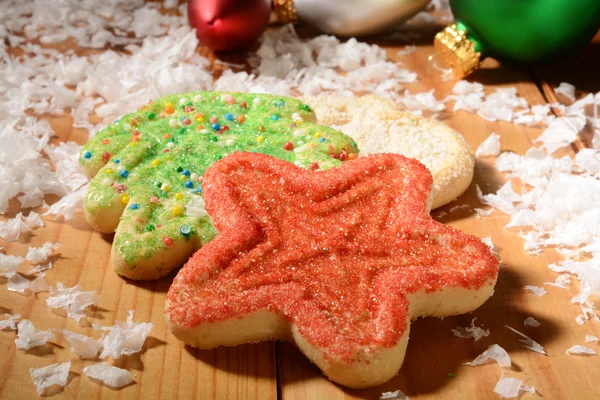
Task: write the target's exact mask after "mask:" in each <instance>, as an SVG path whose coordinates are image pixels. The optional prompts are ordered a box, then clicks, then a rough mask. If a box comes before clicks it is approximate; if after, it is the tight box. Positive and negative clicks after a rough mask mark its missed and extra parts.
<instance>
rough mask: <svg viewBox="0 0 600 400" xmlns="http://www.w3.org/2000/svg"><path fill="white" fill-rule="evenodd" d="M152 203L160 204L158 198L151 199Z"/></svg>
mask: <svg viewBox="0 0 600 400" xmlns="http://www.w3.org/2000/svg"><path fill="white" fill-rule="evenodd" d="M150 203H158V197H156V196H152V197H150Z"/></svg>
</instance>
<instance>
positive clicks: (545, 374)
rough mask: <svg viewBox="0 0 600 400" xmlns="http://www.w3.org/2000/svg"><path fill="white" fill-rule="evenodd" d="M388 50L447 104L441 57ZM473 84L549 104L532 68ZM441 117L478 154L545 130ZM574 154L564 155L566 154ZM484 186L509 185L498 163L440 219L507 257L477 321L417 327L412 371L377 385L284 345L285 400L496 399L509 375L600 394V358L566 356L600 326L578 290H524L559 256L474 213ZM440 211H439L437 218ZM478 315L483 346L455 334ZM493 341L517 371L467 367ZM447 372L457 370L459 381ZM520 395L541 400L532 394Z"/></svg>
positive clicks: (552, 392)
mask: <svg viewBox="0 0 600 400" xmlns="http://www.w3.org/2000/svg"><path fill="white" fill-rule="evenodd" d="M423 42H425V41H423ZM429 43H431V42H429ZM387 49H388V54H389V55H390V57H392V58H397V59H398V60H399V61H402V62H404V63H405V64H406V65H407V67H408V68H409V69H410V70H413V71H421V72H420V73H419V78H420V82H419V83H417V84H414V85H408V86H407V87H408V88H409V89H410V91H411V93H414V92H417V91H428V90H430V89H435V95H436V97H437V98H438V99H442V98H444V97H445V96H446V95H447V94H449V93H450V91H451V88H452V86H453V85H454V82H444V81H441V80H440V77H439V76H436V75H426V74H425V73H423V71H426V67H427V59H428V56H429V55H431V54H432V52H433V49H432V47H431V46H430V45H422V46H420V47H419V48H418V51H416V52H414V53H412V54H410V55H408V56H407V57H397V56H396V53H397V50H398V48H395V47H393V46H390V47H387ZM588 76H589V75H588ZM471 80H475V81H478V82H481V83H484V84H485V86H486V90H487V91H493V90H494V89H495V88H497V87H510V86H515V87H516V88H517V90H518V93H519V95H521V96H523V97H524V98H526V99H527V101H528V102H529V103H530V104H531V105H535V104H543V103H545V99H544V96H543V94H542V93H541V92H540V90H539V89H538V87H537V86H536V84H535V83H534V82H533V80H532V79H531V77H530V76H529V75H528V74H527V73H526V71H525V72H524V71H520V70H517V69H513V68H511V67H508V66H500V65H499V63H497V62H495V61H494V60H486V61H485V63H484V65H483V69H482V70H480V71H479V72H477V73H476V74H475V75H473V76H472V77H471ZM439 119H440V120H442V121H444V122H446V123H448V124H449V125H450V126H451V127H453V128H455V129H456V130H457V131H459V132H461V133H462V134H463V135H464V136H465V137H466V138H467V141H468V142H469V144H470V145H471V146H472V148H473V149H476V148H477V146H479V144H480V143H481V142H482V141H483V140H484V139H486V138H487V137H488V136H489V134H491V133H492V132H496V133H498V134H500V135H501V143H502V151H513V152H516V153H519V154H524V152H525V151H526V150H527V149H529V148H530V147H531V146H532V144H533V140H534V139H535V138H536V137H537V136H538V135H539V134H540V133H541V131H542V129H540V128H528V127H524V126H517V125H513V124H510V123H506V122H496V123H492V122H488V121H485V120H483V119H482V118H480V117H478V116H476V115H473V114H469V113H466V112H464V111H460V112H456V113H442V114H441V115H440V118H439ZM569 151H570V150H569V149H566V150H565V152H566V153H568V152H569ZM475 184H479V186H480V187H481V188H482V190H483V191H484V193H488V192H492V191H496V190H497V189H498V188H499V187H500V186H501V185H502V184H504V178H503V177H502V176H501V174H499V173H498V172H496V171H495V168H494V158H483V159H478V160H477V163H476V167H475V177H474V180H473V184H472V185H471V186H470V187H469V189H468V190H467V192H466V193H465V194H464V195H463V196H462V197H461V198H459V199H458V200H456V201H455V202H453V203H451V204H449V205H447V206H445V207H443V208H442V209H440V211H442V212H447V213H448V215H447V216H444V217H442V218H438V219H439V220H440V221H441V222H444V223H448V224H450V225H452V226H454V227H456V228H459V229H461V230H463V231H465V232H468V233H471V234H475V235H477V236H479V237H491V238H492V241H493V242H494V243H495V244H496V246H497V248H498V252H499V255H500V257H501V259H502V267H501V271H500V275H499V279H498V284H497V286H496V292H495V295H494V296H493V297H492V298H491V299H490V300H488V301H487V302H486V303H485V304H484V305H483V306H482V307H481V308H479V309H478V310H476V311H475V312H473V313H472V314H471V315H462V316H457V317H449V318H445V319H444V320H440V319H435V318H421V319H418V320H416V321H414V322H413V323H412V326H411V333H410V344H409V346H408V350H407V354H406V358H405V361H404V366H403V368H402V369H401V371H400V373H399V375H398V376H396V377H395V378H394V379H392V380H391V381H390V382H388V383H386V384H384V385H382V386H380V387H376V388H372V389H366V390H348V389H344V388H341V387H339V386H337V385H335V384H333V383H331V382H330V381H328V380H327V379H326V378H325V377H324V376H323V375H322V374H321V372H320V371H319V369H318V368H317V367H315V366H313V365H311V364H310V362H308V361H307V359H306V358H305V357H304V356H303V355H302V354H300V352H299V351H298V350H297V349H296V348H294V347H293V346H292V345H290V344H286V343H283V344H279V345H278V346H279V351H278V354H279V364H278V365H279V378H280V381H281V383H282V398H283V399H284V400H298V399H305V398H308V399H332V400H338V399H339V400H341V399H367V398H368V399H377V398H378V396H380V395H381V393H382V392H386V391H394V390H397V389H401V390H402V391H403V392H404V393H405V394H407V395H410V396H411V399H440V398H460V399H496V398H498V396H497V395H496V394H495V393H493V392H492V390H493V388H494V386H495V384H496V382H497V381H498V379H499V378H500V375H501V374H502V372H504V373H505V375H507V376H513V377H517V378H519V379H522V380H524V382H525V384H527V385H534V386H535V387H536V388H537V389H538V391H539V393H540V394H541V395H542V396H543V397H547V398H557V399H558V398H560V399H578V398H595V397H598V396H600V388H598V385H597V384H595V383H594V378H593V376H592V375H591V374H590V373H589V372H588V371H591V370H594V369H596V370H597V360H594V359H593V358H581V357H569V356H567V355H565V353H564V351H565V350H566V349H567V348H569V347H570V346H572V345H573V344H582V343H583V338H584V336H585V334H586V333H589V334H593V335H596V336H597V333H598V332H600V330H599V329H598V326H597V325H585V326H579V325H577V324H576V323H575V321H574V318H575V317H576V316H577V315H579V314H580V310H579V309H578V307H576V306H574V305H571V304H570V299H571V298H572V297H573V296H574V295H575V294H576V293H577V292H576V291H575V287H574V286H571V287H569V289H567V290H564V289H558V288H550V289H548V290H549V292H550V293H549V294H548V295H546V296H544V297H542V298H538V297H536V296H535V295H533V294H531V293H529V292H526V291H524V290H523V286H524V285H536V286H541V285H542V283H543V282H546V281H554V280H555V279H556V274H554V273H552V272H551V271H550V270H549V269H548V268H546V266H547V265H549V264H552V263H553V262H556V261H558V259H559V258H558V257H557V256H556V254H555V253H554V252H553V251H545V252H543V253H542V254H541V255H540V256H539V257H535V256H530V255H527V254H526V253H525V252H524V251H523V241H522V239H521V238H520V237H519V236H518V232H516V231H512V230H511V231H507V230H505V229H504V226H505V225H506V224H507V223H508V220H509V219H508V217H507V216H505V215H503V214H501V213H499V212H497V211H494V213H493V214H492V215H491V216H490V217H484V218H482V219H478V218H477V217H476V214H475V212H474V208H475V207H483V206H482V205H481V203H479V201H478V200H477V197H476V192H475ZM462 204H467V205H469V208H463V209H460V210H458V211H454V212H450V209H451V208H452V207H453V206H456V205H462ZM439 214H440V212H433V215H434V216H436V215H439ZM529 316H531V317H534V318H535V319H537V320H538V321H540V322H541V324H542V325H541V327H539V328H532V327H524V326H523V321H524V320H525V318H527V317H529ZM474 317H477V321H476V324H477V325H478V326H480V325H483V327H484V328H486V329H489V330H490V336H489V337H486V338H483V339H481V340H479V341H478V342H475V343H474V342H473V341H472V340H465V339H459V338H456V337H454V336H453V334H452V332H451V329H452V328H455V327H456V326H468V325H469V324H470V321H471V319H472V318H474ZM505 325H509V326H512V327H514V328H515V329H517V330H520V331H522V332H524V333H526V334H528V335H530V336H531V337H532V338H533V339H534V340H536V341H538V342H540V343H541V344H542V345H543V346H544V347H545V349H546V351H547V352H548V354H549V355H548V356H544V355H541V354H537V353H533V352H530V351H528V350H527V349H525V348H524V347H522V346H521V344H520V343H519V342H518V340H517V339H518V337H517V336H516V335H515V334H513V333H511V332H510V331H509V330H508V329H507V328H505ZM494 343H497V344H499V345H500V346H502V347H503V348H505V349H506V350H507V351H508V352H509V354H510V355H511V357H512V360H513V367H512V368H510V369H505V370H504V371H502V370H501V369H500V368H499V367H498V366H497V365H495V364H494V363H492V364H490V365H483V366H480V367H475V368H473V367H469V366H464V365H463V363H464V362H468V361H472V360H473V359H474V358H475V357H476V356H478V355H479V354H480V353H482V352H483V351H484V350H485V349H487V347H488V346H489V345H491V344H494ZM448 374H454V377H451V375H450V376H449V375H448ZM521 398H523V399H525V398H533V396H530V395H529V394H526V395H524V396H522V397H521Z"/></svg>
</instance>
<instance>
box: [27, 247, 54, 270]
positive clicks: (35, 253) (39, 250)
mask: <svg viewBox="0 0 600 400" xmlns="http://www.w3.org/2000/svg"><path fill="white" fill-rule="evenodd" d="M59 247H60V243H50V242H46V243H44V244H43V245H42V247H30V248H29V250H27V255H26V256H25V259H26V260H27V261H29V262H30V263H32V264H35V265H37V264H42V263H44V262H46V261H47V260H48V257H50V255H51V254H52V252H53V251H54V250H56V249H58V248H59Z"/></svg>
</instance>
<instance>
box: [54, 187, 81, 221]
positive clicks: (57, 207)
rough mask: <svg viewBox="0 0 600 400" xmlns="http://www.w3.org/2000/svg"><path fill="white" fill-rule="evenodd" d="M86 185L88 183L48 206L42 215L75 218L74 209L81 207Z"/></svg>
mask: <svg viewBox="0 0 600 400" xmlns="http://www.w3.org/2000/svg"><path fill="white" fill-rule="evenodd" d="M87 187H88V185H85V186H82V187H80V188H79V189H77V190H75V191H74V192H71V193H69V194H67V195H66V196H64V197H62V198H61V199H60V200H59V201H57V202H56V203H54V204H52V205H51V206H50V207H48V210H47V211H46V212H45V213H44V216H46V215H53V216H54V218H55V219H57V218H59V217H63V218H64V219H65V220H69V219H73V218H75V211H78V210H81V209H82V208H83V197H84V195H85V192H86V191H87Z"/></svg>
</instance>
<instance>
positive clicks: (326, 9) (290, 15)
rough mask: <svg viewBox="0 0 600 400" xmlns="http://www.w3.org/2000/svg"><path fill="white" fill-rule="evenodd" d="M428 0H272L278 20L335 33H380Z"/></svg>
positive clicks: (420, 8)
mask: <svg viewBox="0 0 600 400" xmlns="http://www.w3.org/2000/svg"><path fill="white" fill-rule="evenodd" d="M429 2H430V0H274V1H273V10H274V11H275V14H276V15H277V17H278V18H279V21H280V22H282V23H288V22H295V21H296V20H298V21H300V22H302V23H306V24H308V25H311V26H314V27H315V28H317V29H319V30H320V31H322V32H324V33H328V34H331V35H337V36H362V35H370V34H373V33H377V32H381V31H383V30H386V29H388V28H391V27H392V26H394V25H396V24H399V23H402V22H404V21H406V20H408V19H409V18H410V17H412V16H413V15H415V14H416V13H418V12H419V11H421V10H423V9H424V8H425V7H426V6H427V4H429Z"/></svg>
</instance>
